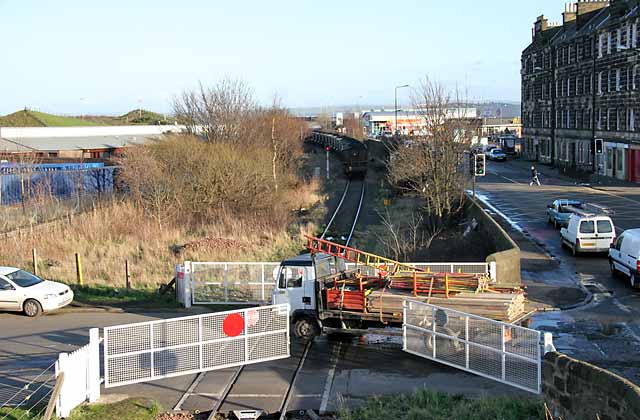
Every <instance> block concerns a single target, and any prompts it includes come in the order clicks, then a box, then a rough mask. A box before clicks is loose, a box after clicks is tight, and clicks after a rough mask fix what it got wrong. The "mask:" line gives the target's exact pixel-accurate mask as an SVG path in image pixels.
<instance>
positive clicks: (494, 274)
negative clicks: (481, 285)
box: [489, 261, 498, 283]
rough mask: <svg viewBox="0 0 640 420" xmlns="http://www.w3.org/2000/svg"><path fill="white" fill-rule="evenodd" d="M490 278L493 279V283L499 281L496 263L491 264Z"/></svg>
mask: <svg viewBox="0 0 640 420" xmlns="http://www.w3.org/2000/svg"><path fill="white" fill-rule="evenodd" d="M489 277H491V280H492V283H495V282H496V281H497V280H498V273H497V266H496V262H495V261H491V262H490V263H489Z"/></svg>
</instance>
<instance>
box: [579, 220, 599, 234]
mask: <svg viewBox="0 0 640 420" xmlns="http://www.w3.org/2000/svg"><path fill="white" fill-rule="evenodd" d="M580 233H596V226H595V223H594V222H593V221H587V220H584V221H582V222H580Z"/></svg>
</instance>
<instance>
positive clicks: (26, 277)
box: [7, 270, 42, 287]
mask: <svg viewBox="0 0 640 420" xmlns="http://www.w3.org/2000/svg"><path fill="white" fill-rule="evenodd" d="M7 277H8V278H9V280H11V281H12V282H14V283H15V284H17V285H18V286H20V287H31V286H34V285H36V284H38V283H42V279H41V278H40V277H36V276H34V275H33V274H31V273H28V272H26V271H23V270H18V271H14V272H13V273H11V274H7Z"/></svg>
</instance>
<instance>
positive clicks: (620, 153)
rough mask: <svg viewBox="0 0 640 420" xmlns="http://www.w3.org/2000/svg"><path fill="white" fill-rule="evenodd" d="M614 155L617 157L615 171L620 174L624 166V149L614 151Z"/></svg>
mask: <svg viewBox="0 0 640 420" xmlns="http://www.w3.org/2000/svg"><path fill="white" fill-rule="evenodd" d="M616 154H617V157H616V167H617V168H616V169H617V170H618V171H619V172H622V170H623V169H624V168H623V165H624V149H616Z"/></svg>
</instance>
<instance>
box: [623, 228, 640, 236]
mask: <svg viewBox="0 0 640 420" xmlns="http://www.w3.org/2000/svg"><path fill="white" fill-rule="evenodd" d="M623 234H625V235H626V234H631V235H635V236H640V229H627V230H625V231H624V232H623Z"/></svg>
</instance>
